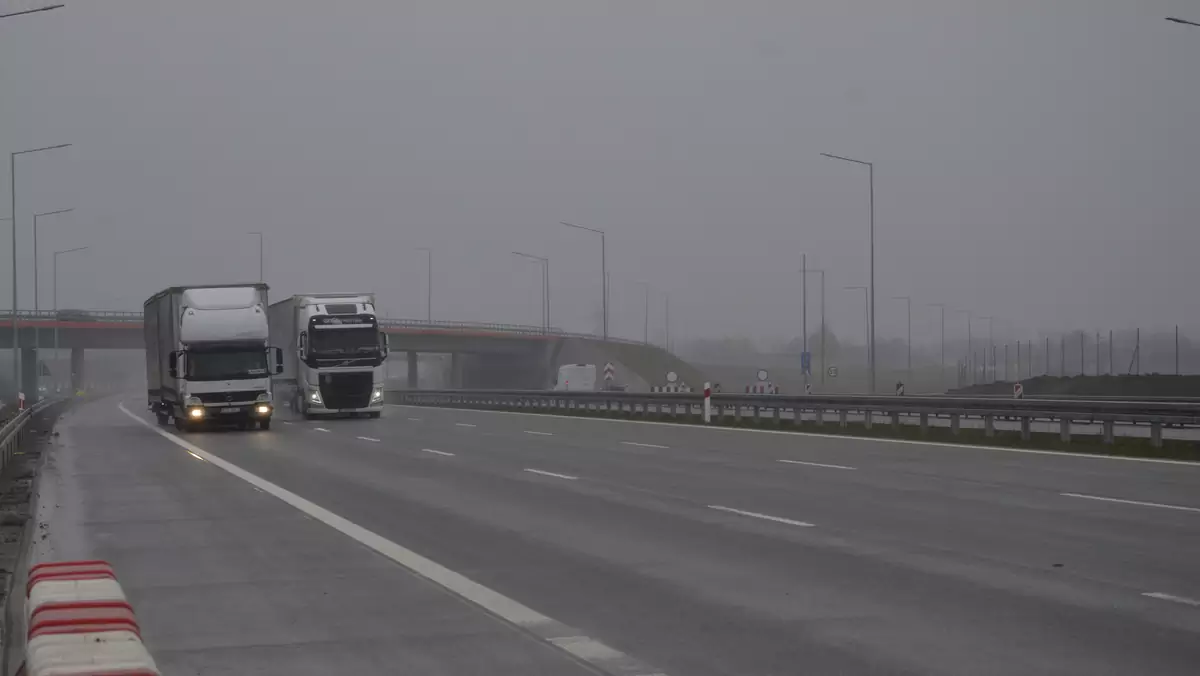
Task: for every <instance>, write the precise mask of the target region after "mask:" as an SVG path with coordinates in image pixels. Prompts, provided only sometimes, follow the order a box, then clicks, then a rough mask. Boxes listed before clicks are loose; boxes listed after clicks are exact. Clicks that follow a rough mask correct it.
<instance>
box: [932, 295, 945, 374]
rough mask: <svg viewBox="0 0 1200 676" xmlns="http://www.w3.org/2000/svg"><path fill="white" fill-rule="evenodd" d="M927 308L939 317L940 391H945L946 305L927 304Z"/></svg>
mask: <svg viewBox="0 0 1200 676" xmlns="http://www.w3.org/2000/svg"><path fill="white" fill-rule="evenodd" d="M929 307H935V308H937V309H938V314H939V315H941V317H940V319H941V324H942V340H941V357H940V359H941V364H940V366H941V381H942V390H943V391H945V389H946V304H945V303H929Z"/></svg>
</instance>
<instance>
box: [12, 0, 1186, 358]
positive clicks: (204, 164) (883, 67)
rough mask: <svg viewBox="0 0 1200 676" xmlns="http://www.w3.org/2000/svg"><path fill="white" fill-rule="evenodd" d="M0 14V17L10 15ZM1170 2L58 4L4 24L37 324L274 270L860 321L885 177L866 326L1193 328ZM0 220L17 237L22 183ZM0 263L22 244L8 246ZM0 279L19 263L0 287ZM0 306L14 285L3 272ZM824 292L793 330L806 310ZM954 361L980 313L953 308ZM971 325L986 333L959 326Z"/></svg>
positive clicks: (1175, 1) (714, 333)
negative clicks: (604, 290)
mask: <svg viewBox="0 0 1200 676" xmlns="http://www.w3.org/2000/svg"><path fill="white" fill-rule="evenodd" d="M31 4H38V3H30V2H25V0H18V1H16V2H13V1H12V0H0V8H12V7H20V6H28V5H31ZM1189 11H1190V12H1191V13H1192V14H1195V15H1196V16H1192V17H1191V18H1193V19H1196V20H1200V8H1197V7H1196V6H1195V4H1194V3H1193V2H1188V1H1187V0H1140V1H1138V2H1128V1H1117V0H1058V1H1056V2H1053V3H1047V2H1041V1H1034V0H1013V1H1010V2H1003V3H998V2H992V3H964V2H961V1H959V2H952V1H950V0H915V1H914V2H908V3H894V2H887V1H885V0H852V1H840V2H796V1H795V0H790V1H782V0H780V1H769V2H768V1H760V0H746V1H744V2H696V1H694V0H692V1H687V2H684V1H683V0H669V1H660V2H653V3H646V2H629V1H622V2H604V3H597V2H589V3H582V2H574V3H573V2H565V3H564V2H561V1H550V0H545V1H535V0H512V1H509V2H503V3H497V2H484V1H482V0H470V1H465V0H464V1H447V0H440V1H437V2H404V3H397V2H386V1H383V0H378V1H370V2H368V1H362V0H347V1H346V2H339V3H330V2H311V1H308V0H304V1H301V0H289V1H287V2H284V1H283V0H254V1H252V2H246V1H241V2H233V1H210V2H161V1H159V2H153V1H151V0H144V1H118V0H95V1H92V2H78V1H77V2H68V7H67V8H65V9H61V10H56V11H51V12H46V13H43V14H37V15H30V16H27V17H19V18H10V19H3V20H0V147H2V148H3V149H5V151H7V152H11V151H16V150H23V149H26V148H33V147H38V146H44V145H52V144H58V143H73V144H75V145H74V146H73V147H71V148H69V149H65V150H58V151H53V152H47V153H39V154H36V155H27V156H21V157H18V158H17V180H16V185H17V200H18V201H17V217H18V254H19V255H18V258H19V264H18V268H17V272H18V274H19V278H20V282H19V285H18V286H19V291H20V305H21V307H22V308H32V307H33V305H34V299H33V290H32V288H33V284H32V280H33V261H32V233H31V230H32V228H31V214H32V213H34V212H35V211H36V212H44V211H50V210H55V209H61V208H66V207H74V208H76V209H77V211H76V212H74V213H72V214H68V215H64V216H60V217H52V218H47V219H46V220H44V221H39V223H40V224H39V229H40V230H41V235H40V242H39V249H40V252H41V253H40V263H39V268H40V280H41V282H40V287H41V292H40V298H39V301H38V304H39V305H40V306H41V307H43V308H46V307H49V305H50V304H51V287H52V279H51V260H52V259H51V252H52V251H54V250H61V249H67V248H72V247H76V246H89V247H90V248H89V250H87V251H86V252H82V253H76V254H69V255H68V257H64V258H60V271H59V284H58V285H59V305H60V307H78V308H86V309H125V310H136V309H140V307H141V302H142V301H143V300H144V299H145V298H146V297H147V296H149V295H150V294H151V293H153V292H154V291H156V290H158V289H159V288H162V287H165V286H169V285H174V284H185V283H199V282H233V281H253V280H256V279H257V278H258V272H259V271H258V239H257V237H255V236H252V235H248V234H247V233H248V232H251V231H261V232H263V233H264V241H265V274H266V281H267V282H268V283H269V284H270V285H271V287H272V295H273V297H276V298H278V297H281V296H282V295H286V294H291V293H299V292H322V291H343V290H344V291H375V292H376V293H377V294H378V296H379V304H380V306H381V308H382V309H383V310H384V311H385V313H386V314H388V315H392V316H404V317H414V318H420V317H424V315H425V312H426V308H425V298H426V294H425V291H426V289H425V279H426V269H425V254H424V253H423V252H421V251H419V250H417V248H418V247H430V248H432V249H433V278H434V282H433V308H432V311H433V316H434V318H435V319H452V320H477V321H500V322H513V323H528V324H538V323H540V288H541V286H540V273H539V271H538V268H537V266H536V265H535V264H533V263H531V262H530V261H527V260H523V259H519V258H517V257H515V256H513V255H511V253H510V252H512V251H514V250H516V251H524V252H528V253H531V254H534V255H538V256H548V257H549V258H550V274H551V297H552V312H553V317H552V319H553V324H555V325H556V326H560V327H563V328H566V329H571V330H577V331H593V330H597V329H598V328H599V326H598V317H599V301H600V283H601V273H600V242H599V238H598V237H596V236H594V235H592V234H591V233H587V232H581V231H576V230H571V229H568V228H566V227H563V226H561V225H558V222H559V221H571V222H575V223H579V224H582V225H587V226H589V227H594V228H601V229H604V230H606V231H607V233H608V236H607V242H608V264H609V272H610V274H611V297H612V320H611V321H612V330H613V333H614V334H617V335H621V336H627V337H635V338H636V337H641V335H642V332H643V324H642V323H643V320H644V307H643V302H644V295H643V294H644V287H642V286H641V285H640V283H642V282H644V283H647V284H649V285H650V288H651V303H652V305H651V312H650V317H651V323H652V328H651V334H652V337H653V338H656V339H657V338H660V337H661V334H662V330H663V329H662V327H663V322H664V316H663V307H664V303H665V297H666V296H668V295H669V297H670V308H671V309H670V317H671V333H672V338H673V339H675V340H682V339H685V338H720V337H727V336H745V337H749V338H752V339H755V340H760V341H765V342H770V341H777V342H785V341H787V340H790V339H791V338H793V337H795V336H797V335H799V334H800V326H801V320H800V307H801V296H800V288H801V280H800V275H799V274H798V272H797V270H798V268H799V266H800V256H801V253H802V252H803V253H806V254H807V260H808V265H809V267H810V268H814V269H815V268H820V269H824V270H826V271H827V276H826V314H827V317H828V321H829V326H830V328H831V329H832V330H833V331H835V332H837V333H838V334H843V335H845V336H849V337H850V340H858V342H861V340H862V339H861V338H858V339H855V338H854V336H862V335H863V334H864V319H863V317H864V308H863V298H862V294H861V292H856V291H847V290H845V289H844V287H845V286H849V285H863V284H866V283H867V279H868V269H869V268H868V238H867V235H868V228H867V224H868V201H867V196H868V192H867V172H866V168H865V167H862V166H856V165H851V164H847V163H843V162H838V161H835V160H830V159H826V158H823V157H821V156H820V153H822V152H828V153H835V154H840V155H846V156H850V157H853V158H858V159H862V160H867V161H871V162H874V163H875V189H876V228H877V242H876V257H877V270H876V275H877V280H876V283H877V292H876V293H877V300H876V303H877V316H878V334H879V336H880V338H881V339H882V338H885V337H890V338H896V337H902V336H903V335H904V332H905V326H906V325H905V309H904V308H905V306H904V303H903V302H901V301H895V300H891V298H892V297H893V296H911V297H912V298H913V311H914V319H913V333H914V339H915V340H916V341H918V342H922V343H925V344H933V343H934V342H936V341H937V340H938V336H939V334H938V326H939V324H938V313H937V311H936V309H934V308H930V307H928V306H927V304H929V303H945V304H946V305H947V307H949V308H951V309H952V310H954V309H961V310H971V311H972V312H974V313H975V315H976V316H992V317H994V318H995V319H994V322H995V325H994V332H995V334H996V336H997V340H999V339H1000V338H1001V337H1002V336H1004V337H1007V338H1022V339H1024V338H1032V339H1035V340H1036V339H1038V337H1040V336H1042V335H1043V334H1045V333H1048V332H1065V331H1070V330H1077V329H1082V330H1085V331H1088V332H1089V333H1090V332H1092V331H1102V332H1105V333H1106V332H1107V331H1108V330H1110V329H1111V330H1117V331H1127V330H1130V329H1133V328H1135V327H1141V328H1142V329H1143V330H1144V331H1149V330H1162V331H1166V330H1169V329H1170V327H1173V326H1174V325H1175V324H1180V325H1181V326H1182V327H1183V330H1184V331H1185V332H1191V333H1193V334H1197V333H1200V322H1198V321H1197V319H1196V316H1195V311H1194V309H1195V306H1196V304H1195V300H1194V297H1195V284H1194V281H1193V280H1194V279H1195V278H1196V274H1197V273H1196V272H1195V270H1194V267H1195V265H1194V260H1193V259H1194V257H1195V255H1196V252H1197V251H1200V247H1198V244H1200V231H1198V229H1197V228H1196V223H1197V222H1198V221H1200V202H1198V201H1197V200H1196V198H1195V195H1196V189H1197V185H1198V183H1197V182H1198V180H1200V173H1198V172H1197V169H1196V167H1197V157H1198V155H1200V134H1198V133H1197V132H1196V129H1195V124H1196V120H1197V119H1198V118H1197V112H1198V111H1200V105H1198V104H1200V88H1198V87H1197V86H1196V85H1197V80H1196V73H1195V66H1196V64H1197V63H1198V62H1200V28H1192V27H1187V26H1180V25H1176V24H1172V23H1168V22H1165V21H1163V17H1165V16H1173V15H1182V16H1187V14H1188V12H1189ZM2 192H3V193H4V196H3V197H0V211H3V215H5V216H7V215H8V201H7V200H8V198H7V193H8V190H7V187H5V188H4V189H2ZM0 240H3V241H2V242H0V257H2V258H0V260H4V261H8V260H9V256H10V255H11V249H10V248H9V242H8V238H7V237H0ZM5 268H6V269H7V263H6V264H5ZM0 277H3V279H0V298H3V299H5V300H3V301H0V304H4V305H7V300H6V299H7V298H9V296H10V295H11V287H10V285H9V284H10V281H9V279H8V273H4V274H0ZM809 281H810V284H809V311H810V317H809V324H808V326H809V331H810V333H811V332H812V331H813V330H814V329H815V328H816V327H817V325H818V322H819V314H818V310H819V305H820V293H819V286H818V277H817V276H815V275H813V276H811V278H810V280H809ZM946 324H947V332H948V333H954V334H955V335H956V337H959V338H961V334H964V333H965V330H966V326H965V325H966V319H965V315H964V314H957V313H954V312H952V311H948V313H947V317H946ZM975 332H976V333H975V335H976V336H979V335H983V333H984V332H986V324H985V323H977V324H976V328H975Z"/></svg>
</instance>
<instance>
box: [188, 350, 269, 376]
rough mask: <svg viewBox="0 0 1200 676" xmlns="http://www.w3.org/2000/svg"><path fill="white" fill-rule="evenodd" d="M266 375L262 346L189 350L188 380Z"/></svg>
mask: <svg viewBox="0 0 1200 676" xmlns="http://www.w3.org/2000/svg"><path fill="white" fill-rule="evenodd" d="M266 375H267V352H266V350H264V349H262V348H256V349H237V350H214V351H204V352H194V351H189V352H188V355H187V379H188V380H246V379H250V378H263V377H265V376H266Z"/></svg>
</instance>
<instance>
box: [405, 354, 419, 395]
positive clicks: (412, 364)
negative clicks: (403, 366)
mask: <svg viewBox="0 0 1200 676" xmlns="http://www.w3.org/2000/svg"><path fill="white" fill-rule="evenodd" d="M418 387H420V382H419V381H418V379H417V353H416V352H411V351H410V352H408V389H410V390H415V389H417V388H418Z"/></svg>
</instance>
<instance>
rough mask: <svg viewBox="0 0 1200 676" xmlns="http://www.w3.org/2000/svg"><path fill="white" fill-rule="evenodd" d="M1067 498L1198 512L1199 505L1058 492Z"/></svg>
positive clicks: (1199, 509)
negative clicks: (1166, 503) (1187, 505)
mask: <svg viewBox="0 0 1200 676" xmlns="http://www.w3.org/2000/svg"><path fill="white" fill-rule="evenodd" d="M1059 495H1063V496H1066V497H1068V498H1083V499H1084V500H1102V501H1104V502H1119V503H1121V504H1123V505H1138V506H1139V507H1158V508H1160V509H1177V510H1179V511H1181V512H1200V507H1183V506H1181V505H1164V504H1162V503H1159V502H1142V501H1140V500H1122V499H1120V498H1103V497H1100V496H1099V495H1084V494H1082V493H1059Z"/></svg>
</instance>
